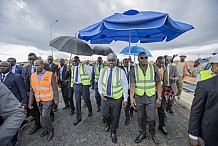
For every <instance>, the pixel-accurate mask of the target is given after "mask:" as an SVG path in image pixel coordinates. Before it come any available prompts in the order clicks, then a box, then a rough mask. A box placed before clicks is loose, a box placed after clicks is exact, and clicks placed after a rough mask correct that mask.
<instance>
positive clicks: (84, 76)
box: [70, 64, 91, 87]
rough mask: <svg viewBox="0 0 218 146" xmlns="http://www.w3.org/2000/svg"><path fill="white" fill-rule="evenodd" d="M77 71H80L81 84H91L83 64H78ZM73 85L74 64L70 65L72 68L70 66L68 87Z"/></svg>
mask: <svg viewBox="0 0 218 146" xmlns="http://www.w3.org/2000/svg"><path fill="white" fill-rule="evenodd" d="M79 73H80V78H81V82H82V84H83V85H91V83H90V78H89V75H88V73H87V72H86V71H85V66H84V65H83V64H80V66H79ZM73 85H74V66H72V68H71V83H70V87H73Z"/></svg>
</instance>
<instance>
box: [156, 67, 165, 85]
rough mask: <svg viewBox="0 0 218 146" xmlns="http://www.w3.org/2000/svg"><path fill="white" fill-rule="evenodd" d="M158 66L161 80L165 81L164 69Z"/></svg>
mask: <svg viewBox="0 0 218 146" xmlns="http://www.w3.org/2000/svg"><path fill="white" fill-rule="evenodd" d="M157 68H158V71H159V74H160V80H161V81H163V74H164V69H163V68H162V67H161V68H159V67H158V66H157Z"/></svg>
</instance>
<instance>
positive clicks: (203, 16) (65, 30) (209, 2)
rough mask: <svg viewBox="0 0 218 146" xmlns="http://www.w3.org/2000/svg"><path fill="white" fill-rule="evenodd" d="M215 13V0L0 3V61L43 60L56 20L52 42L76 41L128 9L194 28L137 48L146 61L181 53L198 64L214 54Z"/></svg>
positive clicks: (217, 42) (116, 45) (118, 46)
mask: <svg viewBox="0 0 218 146" xmlns="http://www.w3.org/2000/svg"><path fill="white" fill-rule="evenodd" d="M217 8H218V1H217V0H0V18H1V19H0V59H1V60H6V59H7V58H8V57H15V58H17V60H18V61H26V60H27V55H28V53H30V52H35V53H36V54H37V55H39V56H42V57H43V58H44V59H46V57H47V56H48V55H51V51H50V47H49V46H48V44H49V41H50V39H51V33H50V30H51V29H50V28H51V24H52V23H53V22H55V21H56V20H58V22H57V23H55V24H54V25H53V27H52V36H53V38H56V37H58V36H62V35H71V36H75V34H76V33H77V34H78V31H79V30H80V29H83V28H85V27H87V26H89V25H91V24H94V23H96V22H99V21H101V20H102V19H104V18H105V17H108V16H110V15H112V14H114V13H122V12H124V11H127V10H129V9H136V10H138V11H147V10H152V11H159V12H164V13H168V14H169V15H170V17H171V18H172V19H173V20H177V21H180V22H184V23H188V24H192V25H193V26H194V28H195V29H193V30H190V31H188V32H186V33H184V34H183V35H181V36H179V37H178V38H176V39H174V40H173V41H170V42H160V43H149V44H138V45H140V46H143V47H146V48H148V49H149V50H150V51H151V53H152V55H153V56H154V57H153V58H151V60H155V59H156V57H157V56H159V55H165V54H168V55H173V54H180V53H186V54H187V59H188V60H190V59H197V57H198V54H199V56H200V57H206V56H209V55H210V53H211V52H212V51H213V50H214V49H215V48H218V28H217V27H218V16H217ZM127 45H128V43H127V42H113V43H112V44H109V45H108V46H110V47H111V48H112V49H113V50H114V52H115V53H119V52H120V51H121V50H122V49H123V48H124V47H125V46H127ZM133 45H134V44H133ZM91 46H92V47H93V45H91ZM54 57H55V58H60V57H63V58H67V57H69V54H67V53H61V52H59V51H57V50H55V52H54ZM121 57H125V56H121ZM86 58H87V59H91V58H90V57H86Z"/></svg>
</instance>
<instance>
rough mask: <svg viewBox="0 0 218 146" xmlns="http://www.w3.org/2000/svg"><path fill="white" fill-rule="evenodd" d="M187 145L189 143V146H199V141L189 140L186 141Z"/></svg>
mask: <svg viewBox="0 0 218 146" xmlns="http://www.w3.org/2000/svg"><path fill="white" fill-rule="evenodd" d="M188 143H189V145H190V146H200V145H201V143H200V141H199V140H194V139H191V138H189V139H188Z"/></svg>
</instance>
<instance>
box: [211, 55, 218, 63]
mask: <svg viewBox="0 0 218 146" xmlns="http://www.w3.org/2000/svg"><path fill="white" fill-rule="evenodd" d="M210 63H218V54H216V55H213V56H212V58H211V60H210Z"/></svg>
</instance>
